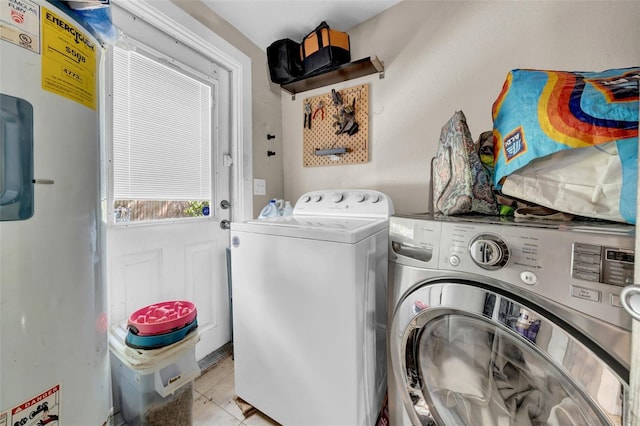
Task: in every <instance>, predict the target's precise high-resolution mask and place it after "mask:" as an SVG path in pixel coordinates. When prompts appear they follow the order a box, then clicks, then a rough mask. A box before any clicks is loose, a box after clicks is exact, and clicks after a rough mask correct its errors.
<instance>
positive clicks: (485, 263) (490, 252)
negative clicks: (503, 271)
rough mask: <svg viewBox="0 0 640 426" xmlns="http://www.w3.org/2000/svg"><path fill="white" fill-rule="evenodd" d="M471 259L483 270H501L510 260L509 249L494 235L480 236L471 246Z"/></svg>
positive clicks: (472, 241)
mask: <svg viewBox="0 0 640 426" xmlns="http://www.w3.org/2000/svg"><path fill="white" fill-rule="evenodd" d="M469 254H470V255H471V259H473V261H474V262H475V263H476V265H478V266H479V267H481V268H483V269H488V270H495V269H500V268H502V267H503V266H504V265H506V264H507V261H508V260H509V249H508V248H507V245H506V244H505V243H504V241H502V240H501V239H500V238H498V237H496V236H494V235H488V234H485V235H478V236H477V237H475V238H474V239H473V240H471V243H470V244H469Z"/></svg>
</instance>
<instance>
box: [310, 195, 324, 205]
mask: <svg viewBox="0 0 640 426" xmlns="http://www.w3.org/2000/svg"><path fill="white" fill-rule="evenodd" d="M311 199H312V200H313V201H314V202H316V203H318V202H319V201H320V200H322V195H320V194H315V195H313V196H312V197H311Z"/></svg>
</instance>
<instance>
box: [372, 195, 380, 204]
mask: <svg viewBox="0 0 640 426" xmlns="http://www.w3.org/2000/svg"><path fill="white" fill-rule="evenodd" d="M370 201H371V202H372V203H377V202H378V201H380V195H378V194H371V198H370Z"/></svg>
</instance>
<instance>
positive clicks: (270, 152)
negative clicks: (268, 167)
mask: <svg viewBox="0 0 640 426" xmlns="http://www.w3.org/2000/svg"><path fill="white" fill-rule="evenodd" d="M272 155H276V153H275V151H267V157H271V156H272Z"/></svg>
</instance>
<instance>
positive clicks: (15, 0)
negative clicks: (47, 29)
mask: <svg viewBox="0 0 640 426" xmlns="http://www.w3.org/2000/svg"><path fill="white" fill-rule="evenodd" d="M0 38H1V39H2V40H5V41H8V42H9V43H13V44H15V45H17V46H20V47H23V48H25V49H28V50H31V51H32V52H35V53H40V6H38V5H37V4H35V3H34V2H32V1H30V0H8V1H2V2H0Z"/></svg>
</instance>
